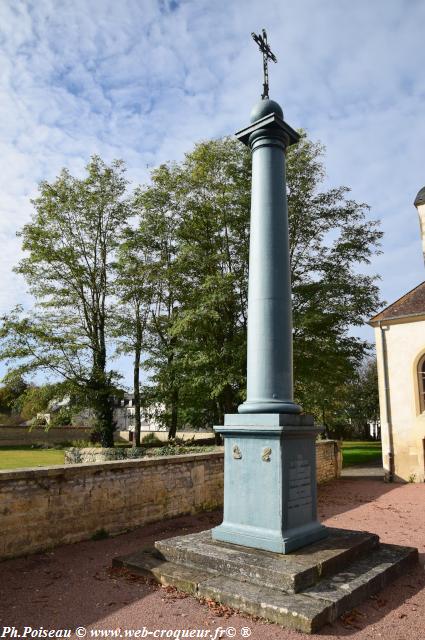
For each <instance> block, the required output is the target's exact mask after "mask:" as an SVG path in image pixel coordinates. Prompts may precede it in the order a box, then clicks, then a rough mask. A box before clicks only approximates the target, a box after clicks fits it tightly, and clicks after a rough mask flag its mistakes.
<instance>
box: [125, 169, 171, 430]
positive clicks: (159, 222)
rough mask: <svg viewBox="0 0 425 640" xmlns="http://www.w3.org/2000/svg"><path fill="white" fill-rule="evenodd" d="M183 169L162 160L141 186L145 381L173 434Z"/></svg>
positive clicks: (148, 402) (138, 194) (158, 414)
mask: <svg viewBox="0 0 425 640" xmlns="http://www.w3.org/2000/svg"><path fill="white" fill-rule="evenodd" d="M179 194H180V171H179V169H178V167H177V166H175V165H170V166H165V165H162V166H160V167H159V168H158V169H156V170H155V171H153V172H152V185H151V186H149V187H147V188H145V189H139V190H137V191H136V195H135V206H136V209H138V211H139V214H140V228H139V235H138V238H139V242H140V246H141V247H143V250H144V252H145V262H146V271H145V277H146V279H147V283H148V286H149V290H150V292H151V297H150V313H149V316H148V319H149V321H148V323H147V326H146V328H147V335H146V341H145V346H146V351H147V358H146V360H145V363H144V367H145V369H147V370H150V372H151V384H149V385H147V386H145V387H144V398H145V400H144V401H145V404H146V405H149V406H150V407H151V409H152V407H155V418H156V419H158V420H159V421H160V422H162V424H164V425H165V426H166V427H167V429H168V437H169V438H170V439H171V438H174V437H175V435H176V432H177V426H178V405H179V392H180V380H179V379H178V374H177V363H178V349H179V345H178V342H177V339H176V337H175V336H174V335H173V333H172V331H171V328H172V326H173V324H174V320H175V318H176V316H177V312H178V308H179V304H180V301H179V296H180V293H181V289H182V287H181V278H180V273H179V272H178V270H177V269H176V265H175V261H176V255H177V252H178V228H179V226H180V223H181V216H182V212H181V208H180V195H179Z"/></svg>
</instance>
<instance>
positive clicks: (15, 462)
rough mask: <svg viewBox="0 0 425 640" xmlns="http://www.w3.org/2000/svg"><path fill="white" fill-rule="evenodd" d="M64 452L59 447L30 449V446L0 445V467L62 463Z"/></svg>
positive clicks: (10, 467)
mask: <svg viewBox="0 0 425 640" xmlns="http://www.w3.org/2000/svg"><path fill="white" fill-rule="evenodd" d="M63 462H64V452H63V451H61V450H60V449H32V448H31V447H30V446H27V447H25V446H17V447H0V469H19V468H22V467H46V466H48V465H55V464H63Z"/></svg>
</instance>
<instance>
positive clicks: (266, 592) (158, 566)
mask: <svg viewBox="0 0 425 640" xmlns="http://www.w3.org/2000/svg"><path fill="white" fill-rule="evenodd" d="M256 553H258V551H257V552H256ZM276 556H279V554H275V557H276ZM276 559H278V558H276ZM417 560H418V552H417V549H414V548H411V547H399V546H396V545H388V544H381V545H379V547H378V548H376V549H374V550H373V551H372V552H371V553H366V554H365V555H363V556H362V557H361V558H357V559H355V560H354V561H353V562H352V563H351V564H350V565H349V566H348V567H346V568H345V569H344V570H342V571H337V572H336V573H335V574H334V575H333V576H331V577H327V578H322V579H321V580H319V582H318V583H317V584H316V585H315V586H313V587H309V588H307V589H305V590H304V591H302V592H301V593H289V592H288V593H285V592H283V591H282V590H281V589H280V588H272V587H270V586H260V585H257V584H253V583H251V582H247V581H245V580H244V579H243V578H242V577H241V572H240V571H239V572H237V573H236V575H237V576H239V579H237V578H235V577H233V578H230V577H228V576H225V575H220V574H218V573H217V572H212V571H209V570H208V569H206V568H205V567H204V566H198V567H196V568H194V567H188V566H183V565H181V564H176V563H174V562H170V561H167V560H165V559H164V558H163V557H162V556H161V554H160V553H159V552H158V550H157V549H155V548H151V549H145V550H142V551H140V552H137V553H135V554H131V555H129V556H125V557H121V558H115V559H114V561H113V564H114V565H115V566H119V567H124V568H126V569H128V570H129V571H131V572H132V573H135V574H139V575H140V574H141V575H145V576H149V577H151V578H154V579H155V580H156V581H157V582H160V583H162V584H164V585H172V586H175V587H176V588H177V589H180V590H182V591H185V592H187V593H190V594H192V595H195V596H197V597H201V598H208V599H212V600H214V601H216V602H219V603H221V604H225V605H227V606H230V607H233V608H235V609H238V610H240V611H242V612H245V613H249V614H251V615H255V616H260V617H262V618H265V619H266V620H269V621H270V622H275V623H278V624H281V625H283V626H285V627H287V628H290V629H296V630H298V631H303V632H305V633H314V632H315V631H317V630H318V629H320V627H321V626H322V625H323V624H325V623H326V622H333V621H334V620H336V619H337V618H338V617H339V616H340V615H342V614H343V613H345V612H346V611H350V610H351V609H352V608H353V607H356V606H357V605H358V604H359V603H360V602H362V600H364V599H365V598H367V597H369V596H371V595H373V594H375V593H377V592H378V591H380V590H381V589H382V588H384V587H385V586H387V585H388V584H390V583H391V582H392V581H393V580H394V579H395V578H397V577H398V576H400V575H401V574H402V573H404V572H405V571H406V570H408V569H409V567H411V566H413V565H414V564H415V563H416V562H417Z"/></svg>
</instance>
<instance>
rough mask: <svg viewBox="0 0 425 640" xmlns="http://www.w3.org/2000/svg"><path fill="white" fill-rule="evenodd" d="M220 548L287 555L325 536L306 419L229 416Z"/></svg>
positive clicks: (312, 434)
mask: <svg viewBox="0 0 425 640" xmlns="http://www.w3.org/2000/svg"><path fill="white" fill-rule="evenodd" d="M214 429H215V431H217V432H218V433H220V434H221V435H223V436H224V442H225V451H224V518H223V523H222V524H221V525H220V526H219V527H216V528H215V529H214V530H213V538H214V539H215V540H220V541H222V542H231V543H233V544H239V545H245V546H247V547H254V548H256V549H265V550H267V551H276V552H278V553H289V552H290V551H293V550H295V549H298V548H299V547H302V546H303V545H306V544H309V543H311V542H315V541H316V540H319V539H321V538H324V537H325V536H326V535H327V530H326V528H325V527H323V526H322V525H321V524H320V523H319V522H318V521H317V508H316V449H315V441H316V436H317V434H318V433H320V431H321V429H320V428H317V427H315V426H314V421H313V417H312V416H306V415H294V414H272V413H265V414H259V413H256V414H241V415H238V414H229V415H226V416H225V421H224V426H220V427H214Z"/></svg>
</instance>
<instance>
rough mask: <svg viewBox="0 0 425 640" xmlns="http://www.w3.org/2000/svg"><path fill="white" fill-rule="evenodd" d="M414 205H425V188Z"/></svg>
mask: <svg viewBox="0 0 425 640" xmlns="http://www.w3.org/2000/svg"><path fill="white" fill-rule="evenodd" d="M413 204H414V205H415V207H417V206H418V205H420V204H425V187H422V189H421V190H420V191H419V192H418V195H417V196H416V198H415V202H414V203H413Z"/></svg>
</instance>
